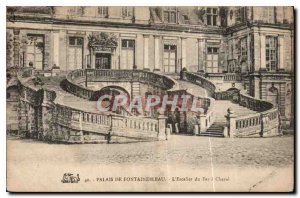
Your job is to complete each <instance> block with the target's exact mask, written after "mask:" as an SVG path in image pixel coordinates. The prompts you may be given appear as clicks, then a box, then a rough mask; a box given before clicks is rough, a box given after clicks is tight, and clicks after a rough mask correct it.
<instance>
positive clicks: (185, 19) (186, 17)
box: [182, 14, 189, 24]
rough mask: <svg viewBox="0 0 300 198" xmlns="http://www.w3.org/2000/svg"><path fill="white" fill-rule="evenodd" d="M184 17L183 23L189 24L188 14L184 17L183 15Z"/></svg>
mask: <svg viewBox="0 0 300 198" xmlns="http://www.w3.org/2000/svg"><path fill="white" fill-rule="evenodd" d="M182 16H183V23H185V24H186V23H189V16H188V15H186V14H184V15H182Z"/></svg>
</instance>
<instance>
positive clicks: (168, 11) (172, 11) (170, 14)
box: [164, 7, 177, 23]
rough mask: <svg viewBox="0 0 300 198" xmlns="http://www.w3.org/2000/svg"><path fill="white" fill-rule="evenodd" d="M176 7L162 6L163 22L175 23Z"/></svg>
mask: <svg viewBox="0 0 300 198" xmlns="http://www.w3.org/2000/svg"><path fill="white" fill-rule="evenodd" d="M176 18H177V17H176V7H166V8H164V22H167V23H176V21H177V20H176Z"/></svg>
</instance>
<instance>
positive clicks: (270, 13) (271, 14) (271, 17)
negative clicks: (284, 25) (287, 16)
mask: <svg viewBox="0 0 300 198" xmlns="http://www.w3.org/2000/svg"><path fill="white" fill-rule="evenodd" d="M263 10H264V11H263V20H264V21H265V22H267V23H274V22H275V9H274V7H271V6H268V7H263Z"/></svg>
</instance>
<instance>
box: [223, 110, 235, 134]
mask: <svg viewBox="0 0 300 198" xmlns="http://www.w3.org/2000/svg"><path fill="white" fill-rule="evenodd" d="M227 112H228V114H227V115H226V116H225V117H226V120H227V128H228V130H227V131H228V132H227V133H228V134H229V137H231V138H233V137H234V136H235V130H236V123H235V121H236V119H235V118H236V115H235V114H234V111H233V110H232V109H231V108H228V109H227Z"/></svg>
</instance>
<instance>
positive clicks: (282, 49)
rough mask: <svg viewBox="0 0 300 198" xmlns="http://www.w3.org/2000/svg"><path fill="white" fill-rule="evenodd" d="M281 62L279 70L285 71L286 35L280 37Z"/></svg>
mask: <svg viewBox="0 0 300 198" xmlns="http://www.w3.org/2000/svg"><path fill="white" fill-rule="evenodd" d="M278 47H279V63H278V70H281V71H284V36H279V37H278Z"/></svg>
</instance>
